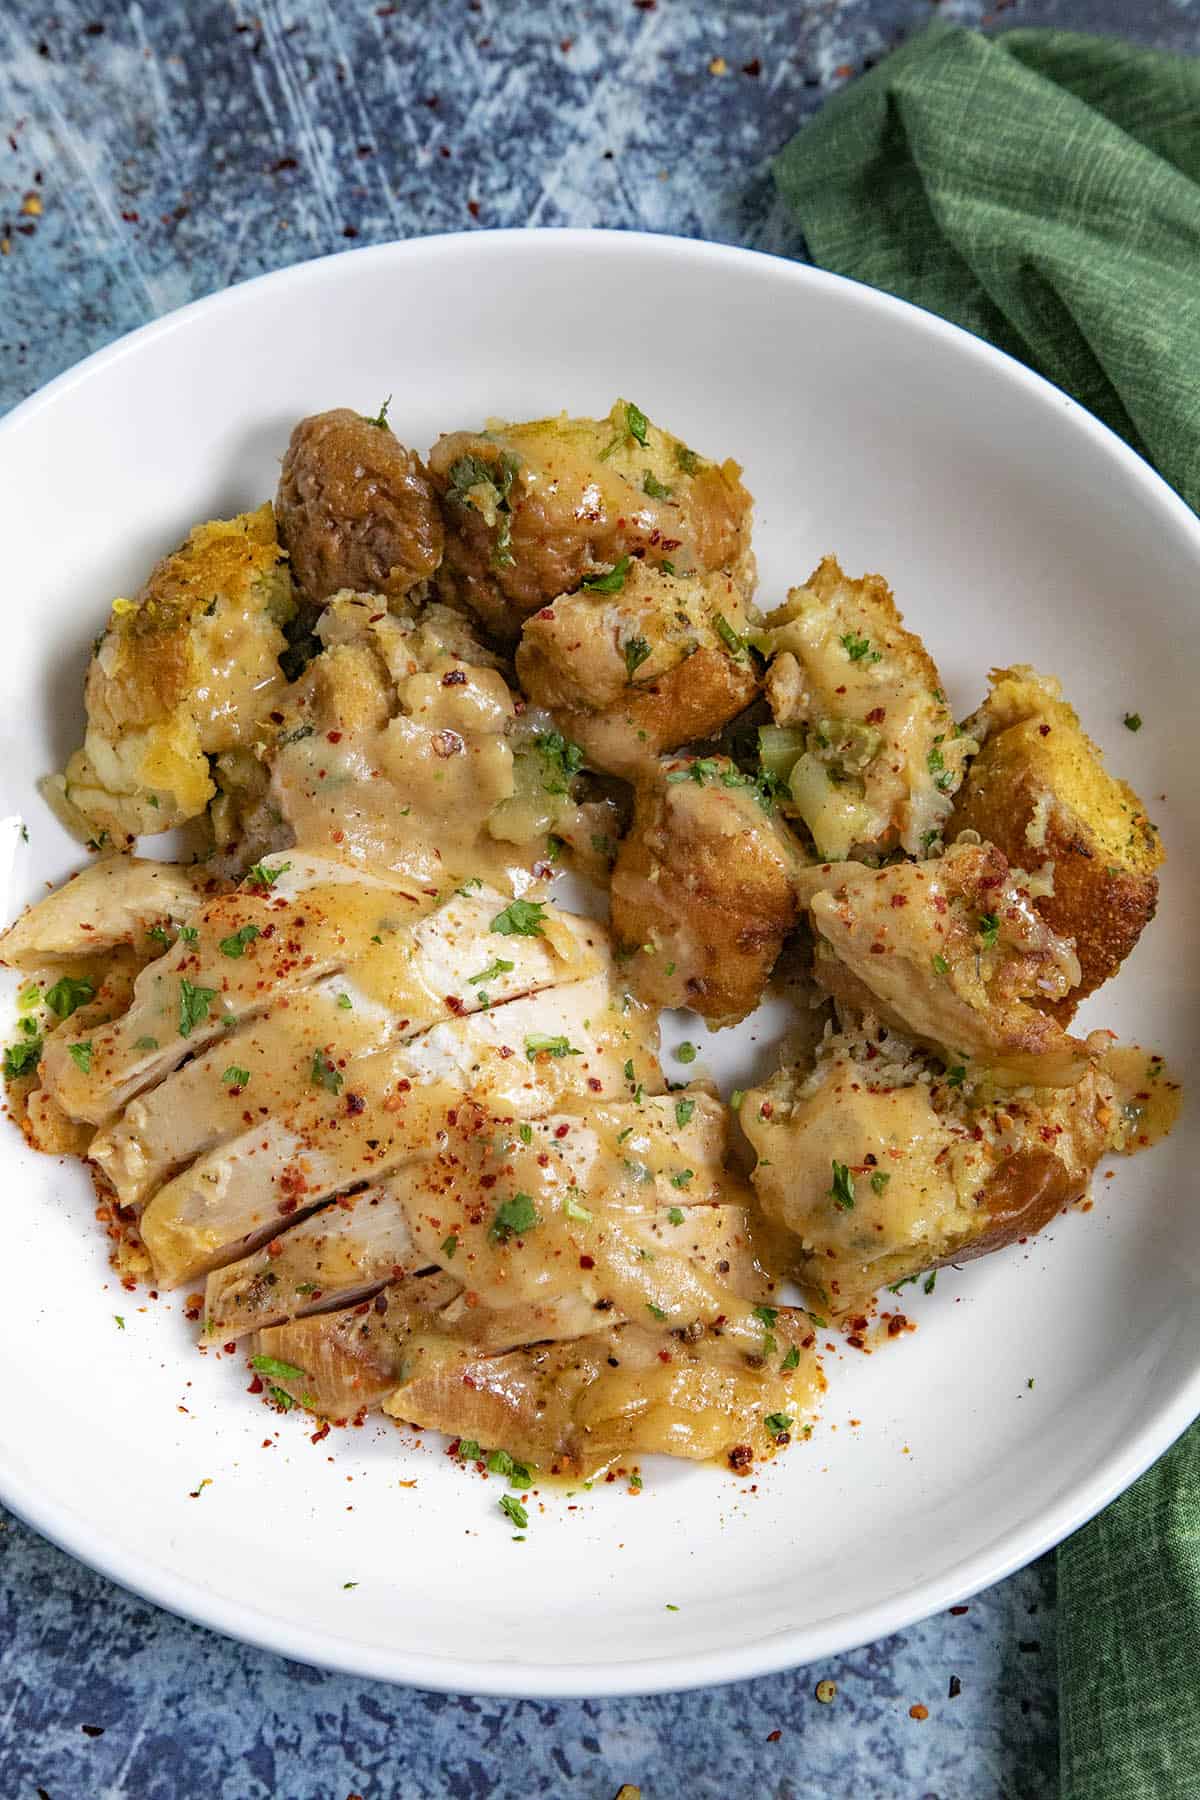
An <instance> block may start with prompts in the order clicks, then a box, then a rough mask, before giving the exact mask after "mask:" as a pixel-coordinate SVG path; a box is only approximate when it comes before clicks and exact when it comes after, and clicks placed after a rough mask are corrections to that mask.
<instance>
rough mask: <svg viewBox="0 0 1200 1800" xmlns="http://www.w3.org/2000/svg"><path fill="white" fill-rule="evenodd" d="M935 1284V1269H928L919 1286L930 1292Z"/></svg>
mask: <svg viewBox="0 0 1200 1800" xmlns="http://www.w3.org/2000/svg"><path fill="white" fill-rule="evenodd" d="M936 1284H937V1270H936V1269H930V1271H929V1273H928V1275H927V1276H926V1277H925V1279H924V1281H923V1282H922V1283H921V1286H922V1287H923V1288H924V1290H925V1292H926V1293H927V1294H932V1292H933V1290H934V1287H935V1286H936Z"/></svg>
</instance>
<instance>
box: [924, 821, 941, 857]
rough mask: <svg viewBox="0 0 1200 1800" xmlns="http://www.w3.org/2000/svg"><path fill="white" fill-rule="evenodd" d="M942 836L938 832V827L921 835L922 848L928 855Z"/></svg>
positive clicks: (934, 826)
mask: <svg viewBox="0 0 1200 1800" xmlns="http://www.w3.org/2000/svg"><path fill="white" fill-rule="evenodd" d="M941 835H942V834H941V832H940V831H939V830H938V828H937V826H936V825H933V826H931V827H930V829H929V830H928V831H923V832H922V833H921V848H922V850H924V851H925V852H926V854H928V852H929V851H930V850H932V849H933V846H934V845H935V844H936V843H937V841H938V839H939V838H940V837H941Z"/></svg>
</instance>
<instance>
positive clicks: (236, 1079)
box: [221, 1063, 250, 1088]
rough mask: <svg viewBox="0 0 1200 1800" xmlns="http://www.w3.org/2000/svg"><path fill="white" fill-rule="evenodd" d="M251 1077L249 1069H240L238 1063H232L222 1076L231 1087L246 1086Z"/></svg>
mask: <svg viewBox="0 0 1200 1800" xmlns="http://www.w3.org/2000/svg"><path fill="white" fill-rule="evenodd" d="M249 1079H250V1071H249V1069H239V1068H238V1065H237V1064H236V1063H230V1065H229V1067H228V1068H227V1069H226V1071H225V1073H224V1074H223V1075H222V1077H221V1080H222V1081H224V1082H227V1083H228V1085H229V1086H230V1087H237V1088H244V1087H245V1085H246V1083H247V1082H248V1081H249Z"/></svg>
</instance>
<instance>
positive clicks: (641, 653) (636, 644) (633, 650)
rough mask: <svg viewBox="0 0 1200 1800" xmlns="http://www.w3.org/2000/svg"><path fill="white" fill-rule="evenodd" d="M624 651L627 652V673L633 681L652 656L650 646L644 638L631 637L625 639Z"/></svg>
mask: <svg viewBox="0 0 1200 1800" xmlns="http://www.w3.org/2000/svg"><path fill="white" fill-rule="evenodd" d="M622 649H623V650H624V652H625V672H626V674H627V675H628V677H629V680H630V681H632V680H633V678H634V676H635V675H636V674H637V672H638V670H639V669H640V668H641V666H642V664H643V663H644V662H645V661H646V659H647V657H648V656H649V655H650V646H649V644H648V643H647V642H646V640H645V638H644V637H631V638H626V639H625V642H624V644H623V645H622Z"/></svg>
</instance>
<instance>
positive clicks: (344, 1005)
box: [337, 994, 354, 1012]
mask: <svg viewBox="0 0 1200 1800" xmlns="http://www.w3.org/2000/svg"><path fill="white" fill-rule="evenodd" d="M337 1003H338V1005H339V1006H340V1007H341V1009H342V1011H343V1012H350V1011H351V1009H352V1008H353V1006H354V1002H353V1000H352V999H351V998H350V996H349V994H339V995H338V998H337Z"/></svg>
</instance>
